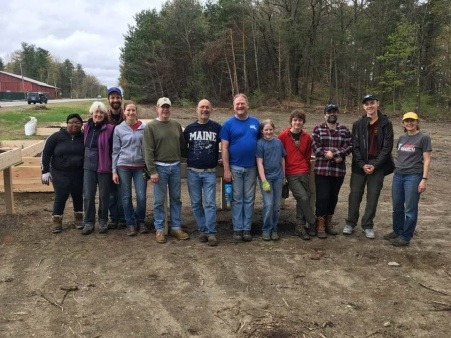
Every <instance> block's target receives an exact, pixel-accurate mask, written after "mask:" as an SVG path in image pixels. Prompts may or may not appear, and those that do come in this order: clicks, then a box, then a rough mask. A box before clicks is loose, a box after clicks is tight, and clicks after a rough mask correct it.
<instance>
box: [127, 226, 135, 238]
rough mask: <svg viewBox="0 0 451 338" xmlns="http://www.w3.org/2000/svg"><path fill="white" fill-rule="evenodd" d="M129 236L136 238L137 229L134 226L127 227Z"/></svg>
mask: <svg viewBox="0 0 451 338" xmlns="http://www.w3.org/2000/svg"><path fill="white" fill-rule="evenodd" d="M127 236H136V228H135V226H134V225H129V226H128V227H127Z"/></svg>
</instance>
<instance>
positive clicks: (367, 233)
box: [363, 229, 376, 239]
mask: <svg viewBox="0 0 451 338" xmlns="http://www.w3.org/2000/svg"><path fill="white" fill-rule="evenodd" d="M363 232H364V233H365V237H366V238H369V239H375V238H376V234H375V233H374V230H373V229H363Z"/></svg>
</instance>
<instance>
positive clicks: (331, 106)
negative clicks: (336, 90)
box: [324, 104, 338, 114]
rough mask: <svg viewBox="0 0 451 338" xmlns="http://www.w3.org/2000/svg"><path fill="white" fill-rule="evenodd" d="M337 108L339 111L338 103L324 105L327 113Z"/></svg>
mask: <svg viewBox="0 0 451 338" xmlns="http://www.w3.org/2000/svg"><path fill="white" fill-rule="evenodd" d="M334 109H335V110H336V111H337V113H338V106H337V105H336V104H328V105H327V106H325V107H324V114H325V113H327V112H328V111H329V110H334Z"/></svg>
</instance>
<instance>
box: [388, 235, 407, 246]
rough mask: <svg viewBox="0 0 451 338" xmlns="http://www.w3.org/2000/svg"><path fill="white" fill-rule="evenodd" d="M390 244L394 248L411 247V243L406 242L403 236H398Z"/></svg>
mask: <svg viewBox="0 0 451 338" xmlns="http://www.w3.org/2000/svg"><path fill="white" fill-rule="evenodd" d="M390 243H391V245H393V246H398V247H399V246H409V242H408V241H406V240H405V239H404V238H402V237H401V236H398V237H396V238H393V239H390Z"/></svg>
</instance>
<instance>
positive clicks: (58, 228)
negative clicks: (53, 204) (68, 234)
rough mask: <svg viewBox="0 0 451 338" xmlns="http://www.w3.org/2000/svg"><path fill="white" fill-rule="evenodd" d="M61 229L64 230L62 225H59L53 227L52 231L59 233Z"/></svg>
mask: <svg viewBox="0 0 451 338" xmlns="http://www.w3.org/2000/svg"><path fill="white" fill-rule="evenodd" d="M61 231H63V226H62V225H57V226H54V227H53V228H52V233H54V234H59V233H60V232H61Z"/></svg>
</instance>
